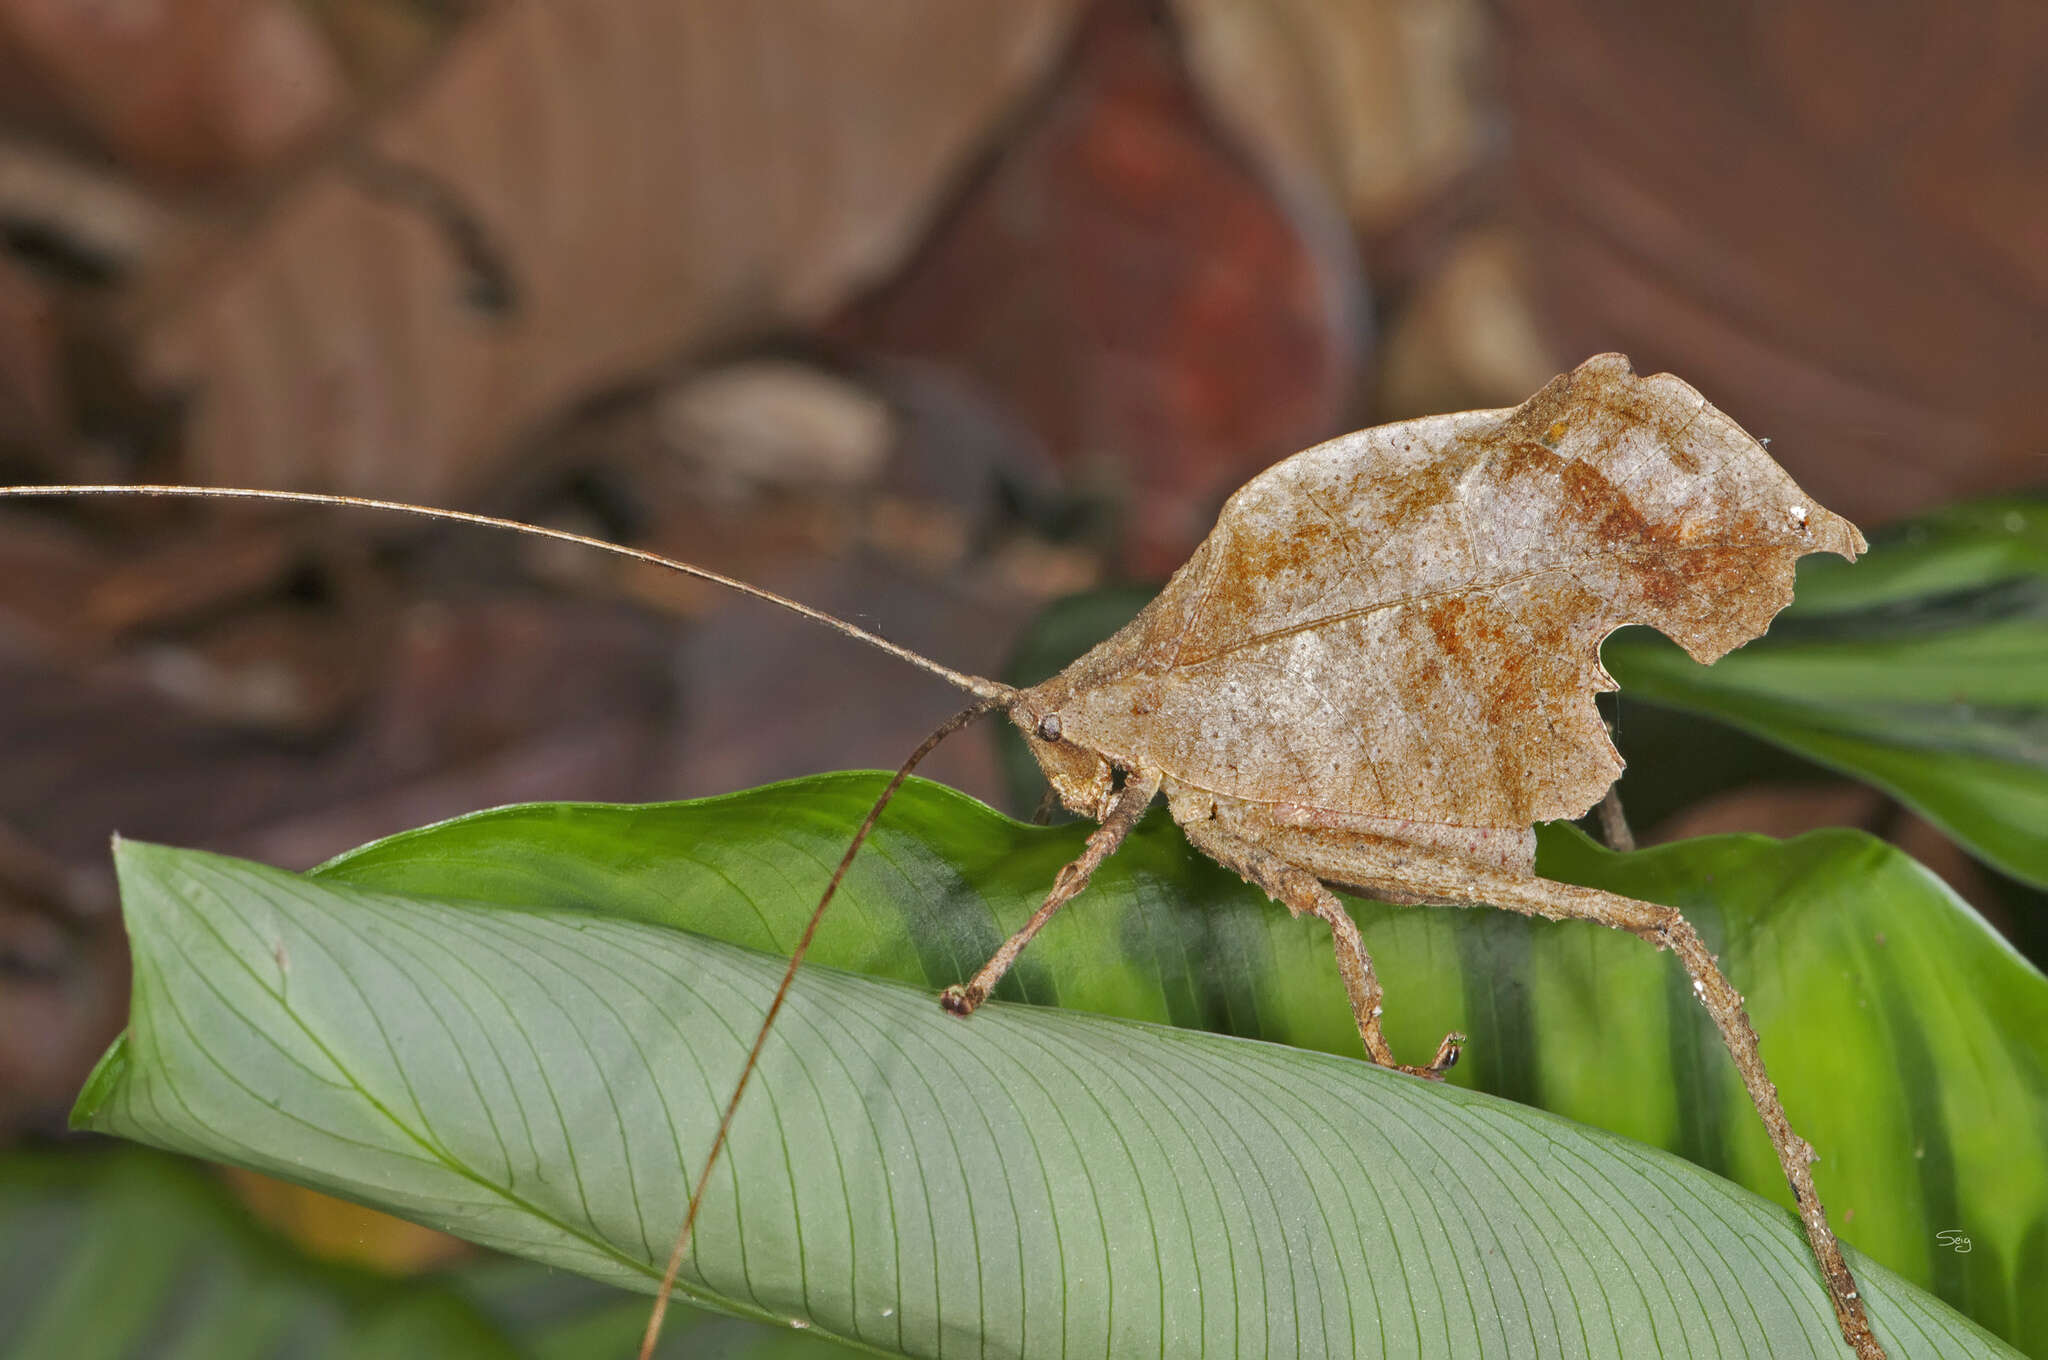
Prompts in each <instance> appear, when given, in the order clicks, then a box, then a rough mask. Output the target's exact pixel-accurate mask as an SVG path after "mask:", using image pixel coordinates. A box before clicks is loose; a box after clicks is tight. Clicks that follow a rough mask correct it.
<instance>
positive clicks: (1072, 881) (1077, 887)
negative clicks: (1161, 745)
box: [939, 774, 1159, 1015]
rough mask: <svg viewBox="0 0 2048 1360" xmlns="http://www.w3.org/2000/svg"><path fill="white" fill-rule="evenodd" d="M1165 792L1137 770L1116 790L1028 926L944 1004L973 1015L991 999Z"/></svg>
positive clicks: (945, 996) (949, 992)
mask: <svg viewBox="0 0 2048 1360" xmlns="http://www.w3.org/2000/svg"><path fill="white" fill-rule="evenodd" d="M1158 792H1159V777H1158V776H1157V775H1152V776H1149V777H1148V776H1143V775H1136V774H1134V775H1132V776H1130V777H1129V778H1128V779H1126V780H1125V781H1124V786H1123V787H1122V788H1121V789H1118V790H1117V792H1116V797H1115V801H1114V802H1113V803H1112V804H1111V805H1110V810H1109V815H1108V816H1107V817H1104V818H1103V819H1102V825H1101V826H1098V827H1096V828H1095V830H1094V831H1093V832H1092V833H1091V834H1090V835H1089V837H1088V844H1087V846H1086V847H1085V848H1084V849H1083V850H1082V851H1081V853H1080V855H1079V856H1078V857H1076V858H1075V859H1074V860H1073V861H1072V862H1071V863H1069V864H1068V865H1067V866H1066V867H1065V868H1063V869H1061V870H1060V872H1059V876H1058V877H1056V878H1055V879H1053V882H1052V891H1051V892H1049V893H1047V894H1046V895H1045V901H1044V903H1043V904H1042V905H1041V906H1040V907H1039V908H1038V910H1037V911H1035V912H1033V913H1032V914H1031V919H1030V920H1029V921H1027V922H1025V924H1024V928H1023V929H1022V930H1020V931H1018V932H1017V933H1016V934H1015V935H1012V936H1011V937H1010V938H1009V939H1007V940H1005V941H1003V947H1002V948H1000V949H998V950H996V952H995V953H994V954H993V955H991V956H990V958H989V961H988V962H987V963H985V964H983V965H982V966H981V971H980V972H978V973H976V974H975V975H974V977H973V978H972V979H970V980H969V981H968V982H967V983H966V984H965V985H964V986H963V985H960V984H957V983H956V984H955V985H953V986H951V987H948V988H947V989H946V990H945V991H943V992H941V993H939V1004H940V1005H941V1006H944V1007H945V1008H946V1009H947V1010H949V1011H951V1012H953V1014H955V1015H972V1014H973V1013H974V1011H975V1008H976V1007H978V1006H980V1005H981V1003H982V1002H984V1001H986V1000H988V994H989V993H990V992H991V991H993V990H995V985H996V984H997V983H998V982H1000V981H1002V979H1003V974H1005V973H1007V972H1009V971H1010V965H1011V964H1013V963H1015V962H1016V961H1017V956H1018V955H1019V954H1021V953H1023V952H1024V946H1025V945H1028V944H1030V943H1031V939H1032V937H1033V936H1034V935H1036V934H1038V932H1039V931H1040V930H1043V929H1044V928H1045V923H1046V922H1048V921H1050V920H1051V919H1052V918H1053V916H1054V915H1055V914H1056V913H1057V912H1058V911H1059V909H1060V908H1061V907H1064V906H1065V905H1066V904H1067V903H1069V902H1071V901H1073V900H1074V899H1075V898H1076V897H1078V896H1080V894H1081V890H1082V889H1083V888H1085V887H1087V886H1088V880H1089V878H1090V877H1091V876H1092V875H1093V874H1094V873H1095V871H1096V869H1097V868H1099V867H1100V866H1101V864H1102V861H1104V860H1106V859H1108V858H1109V857H1110V856H1111V855H1113V854H1115V853H1116V848H1117V847H1118V846H1119V845H1122V844H1123V843H1124V837H1126V836H1128V835H1130V834H1131V828H1132V827H1134V826H1136V825H1137V824H1138V819H1139V818H1140V817H1143V816H1144V815H1145V809H1146V808H1147V807H1149V806H1151V803H1152V797H1153V795H1154V794H1156V793H1158Z"/></svg>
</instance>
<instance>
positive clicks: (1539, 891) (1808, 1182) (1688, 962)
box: [1190, 826, 1884, 1360]
mask: <svg viewBox="0 0 2048 1360" xmlns="http://www.w3.org/2000/svg"><path fill="white" fill-rule="evenodd" d="M1269 834H1270V835H1271V837H1272V839H1273V842H1274V844H1275V846H1276V848H1277V850H1278V851H1279V853H1281V854H1284V855H1286V856H1287V857H1288V858H1289V859H1298V860H1299V861H1300V862H1301V863H1302V864H1304V865H1307V866H1309V867H1310V868H1312V869H1313V870H1314V871H1315V873H1317V874H1319V875H1322V876H1324V877H1327V878H1330V879H1332V880H1334V881H1336V882H1339V883H1347V884H1354V885H1356V886H1358V887H1360V888H1362V889H1364V890H1365V891H1367V892H1372V893H1375V894H1378V893H1392V892H1398V893H1400V894H1401V895H1402V897H1403V898H1405V899H1406V900H1407V901H1409V902H1420V903H1425V904H1439V905H1456V906H1465V905H1474V904H1482V903H1483V904H1486V905H1490V906H1496V907H1504V908H1506V909H1507V910H1509V911H1516V912H1520V913H1522V914H1524V915H1527V916H1542V917H1545V918H1548V919H1550V920H1553V921H1597V922H1598V923H1600V924H1601V925H1604V926H1611V927H1613V928H1614V929H1616V930H1625V931H1627V932H1629V933H1630V934H1631V935H1635V936H1637V937H1639V938H1641V939H1644V940H1647V941H1648V942H1649V943H1651V944H1653V945H1655V946H1657V947H1658V948H1659V949H1668V950H1670V951H1671V952H1672V953H1673V954H1675V955H1677V957H1678V959H1679V962H1681V963H1682V964H1684V966H1685V970H1686V972H1687V974H1689V975H1690V978H1691V981H1692V990H1693V995H1694V996H1696V997H1697V998H1698V999H1699V1002H1700V1005H1701V1006H1702V1007H1704V1008H1705V1009H1706V1012H1707V1014H1708V1016H1709V1017H1710V1018H1711V1019H1712V1020H1713V1022H1714V1027H1715V1028H1716V1029H1717V1030H1719V1031H1720V1036H1721V1042H1722V1044H1723V1046H1724V1047H1726V1048H1727V1050H1728V1055H1729V1057H1731V1058H1732V1059H1733V1060H1734V1062H1735V1067H1736V1070H1737V1071H1738V1072H1739V1073H1740V1074H1741V1076H1742V1084H1743V1086H1744V1088H1745V1089H1746V1090H1747V1091H1748V1093H1749V1098H1750V1103H1751V1104H1753V1105H1754V1106H1755V1107H1756V1112H1757V1116H1758V1118H1759V1119H1760V1120H1761V1121H1762V1122H1763V1125H1764V1130H1765V1132H1766V1133H1768V1134H1769V1135H1770V1139H1771V1146H1772V1147H1773V1148H1774V1149H1775V1150H1776V1152H1777V1154H1778V1165H1779V1167H1780V1169H1781V1170H1783V1171H1784V1173H1785V1180H1786V1183H1787V1184H1788V1185H1789V1186H1790V1188H1791V1190H1792V1198H1793V1200H1794V1201H1795V1202H1796V1204H1797V1206H1798V1211H1799V1220H1800V1223H1801V1225H1802V1226H1803V1227H1804V1228H1805V1229H1806V1240H1807V1245H1808V1246H1809V1247H1810V1248H1811V1249H1812V1252H1813V1258H1814V1262H1815V1264H1816V1265H1818V1266H1819V1267H1820V1273H1821V1278H1822V1279H1823V1280H1824V1281H1825V1282H1826V1284H1827V1287H1828V1293H1829V1295H1830V1296H1831V1298H1832V1299H1833V1302H1834V1305H1835V1319H1836V1321H1837V1322H1838V1323H1839V1324H1840V1326H1841V1329H1842V1336H1843V1339H1844V1340H1846V1341H1847V1342H1848V1343H1849V1344H1850V1346H1851V1348H1852V1349H1854V1350H1855V1352H1856V1354H1857V1356H1858V1357H1859V1358H1860V1360H1880V1357H1882V1356H1883V1355H1884V1351H1883V1348H1882V1347H1881V1346H1880V1345H1879V1343H1878V1341H1877V1337H1876V1335H1875V1333H1873V1332H1872V1331H1871V1327H1870V1319H1869V1318H1868V1316H1867V1315H1866V1314H1865V1312H1864V1308H1863V1300H1862V1297H1861V1295H1860V1293H1859V1291H1858V1290H1857V1288H1856V1281H1855V1278H1854V1277H1853V1276H1852V1275H1851V1274H1850V1272H1849V1266H1848V1263H1847V1261H1845V1260H1844V1259H1843V1256H1842V1248H1841V1244H1840V1243H1839V1242H1838V1241H1837V1240H1836V1238H1835V1234H1834V1229H1833V1228H1831V1227H1830V1226H1829V1224H1828V1216H1827V1210H1826V1209H1825V1208H1824V1207H1823V1206H1822V1204H1821V1201H1820V1192H1819V1190H1817V1189H1816V1188H1815V1187H1814V1183H1813V1170H1812V1164H1813V1161H1814V1151H1813V1148H1812V1146H1811V1145H1810V1144H1809V1143H1807V1141H1806V1140H1805V1139H1804V1138H1801V1137H1800V1136H1799V1135H1798V1134H1797V1133H1795V1132H1794V1131H1793V1129H1792V1124H1791V1121H1790V1119H1788V1118H1787V1116H1786V1114H1785V1106H1784V1102H1783V1101H1782V1100H1780V1099H1779V1096H1778V1088H1777V1086H1776V1085H1775V1084H1773V1083H1772V1081H1771V1078H1770V1075H1769V1074H1768V1073H1767V1072H1766V1071H1765V1069H1764V1060H1763V1054H1762V1053H1761V1052H1760V1051H1759V1048H1758V1045H1757V1036H1756V1030H1755V1028H1754V1027H1753V1026H1752V1025H1751V1024H1750V1021H1749V1015H1748V1012H1747V1011H1745V1010H1744V1009H1743V1005H1742V996H1741V994H1740V993H1738V992H1737V991H1736V990H1735V988H1734V987H1733V986H1732V985H1730V983H1729V981H1728V979H1727V977H1726V976H1725V975H1724V974H1723V973H1722V972H1721V969H1720V966H1719V964H1718V963H1716V961H1715V959H1714V956H1713V954H1712V953H1711V952H1709V950H1708V949H1707V946H1706V943H1705V942H1704V941H1703V940H1701V939H1700V936H1699V933H1698V932H1697V931H1695V930H1694V929H1693V927H1692V923H1691V922H1689V921H1687V920H1686V919H1685V917H1684V915H1683V914H1681V913H1680V912H1679V910H1678V909H1677V908H1676V907H1667V906H1663V905H1661V904H1659V903H1655V902H1644V901H1641V900H1639V899H1637V898H1633V897H1623V896H1622V895H1620V894H1619V893H1611V892H1606V891H1603V890H1602V889H1599V888H1587V887H1581V886H1579V885H1577V884H1572V883H1558V882H1554V881H1553V880H1551V879H1547V878H1539V877H1537V876H1536V875H1535V874H1533V873H1517V872H1513V871H1510V870H1503V869H1500V868H1497V867H1494V866H1491V865H1487V864H1482V863H1479V862H1476V861H1472V860H1466V859H1462V858H1460V857H1459V856H1457V855H1454V854H1451V853H1448V852H1446V851H1443V850H1441V849H1438V848H1436V847H1432V846H1407V845H1398V844H1393V843H1388V842H1385V841H1378V840H1373V839H1370V838H1361V837H1356V836H1349V835H1346V834H1344V833H1342V832H1335V831H1327V830H1315V829H1309V828H1300V827H1291V826H1290V827H1282V826H1274V827H1272V828H1270V830H1269ZM1190 839H1193V833H1192V831H1191V832H1190Z"/></svg>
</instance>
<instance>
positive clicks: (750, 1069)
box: [640, 690, 1012, 1360]
mask: <svg viewBox="0 0 2048 1360" xmlns="http://www.w3.org/2000/svg"><path fill="white" fill-rule="evenodd" d="M1011 693H1012V692H1011V691H1007V690H1006V691H1005V692H1003V693H1001V694H991V695H987V696H985V697H983V698H981V699H978V700H976V701H975V702H974V703H973V704H970V705H969V706H968V707H966V708H963V709H961V710H960V711H959V712H958V713H955V714H954V715H953V716H952V717H950V718H948V719H946V720H945V721H944V722H942V723H940V724H939V726H938V728H937V729H936V730H935V731H934V732H933V733H932V734H931V735H930V736H928V737H926V738H925V739H924V741H923V742H921V743H920V744H919V745H918V748H917V749H916V750H915V751H912V752H911V753H910V758H909V759H908V760H906V761H904V762H903V764H902V766H901V767H900V768H899V769H898V770H897V771H896V773H895V775H894V776H893V777H892V778H891V779H890V780H889V782H888V784H887V785H885V786H884V787H883V789H882V792H881V795H880V796H879V797H877V798H876V799H875V803H874V806H873V807H871V808H869V809H868V815H867V817H866V819H865V820H863V821H862V822H861V824H860V829H859V830H858V831H856V832H854V833H853V840H852V841H851V842H849V843H848V845H847V847H846V853H845V854H843V855H841V856H840V857H839V867H838V868H836V869H834V870H833V871H832V880H831V882H829V883H827V884H826V885H825V891H824V893H823V894H822V895H820V896H819V898H818V905H817V906H816V907H815V908H814V909H813V910H812V911H811V919H810V920H809V921H807V922H805V923H804V931H803V934H801V935H799V936H798V937H797V941H796V948H795V949H793V950H791V951H790V954H789V966H788V967H786V968H784V969H783V970H782V983H781V985H780V986H778V987H776V989H775V999H774V1000H773V1001H771V1002H769V1003H768V1013H767V1014H766V1015H764V1016H762V1017H761V1028H760V1029H759V1030H757V1031H756V1032H755V1034H754V1046H753V1047H752V1048H750V1049H748V1050H747V1063H746V1066H745V1067H742V1068H741V1069H740V1079H739V1081H738V1082H737V1083H735V1084H734V1086H733V1088H732V1096H731V1098H730V1099H728V1100H727V1101H726V1102H725V1113H724V1114H722V1115H720V1116H719V1120H718V1132H717V1133H716V1134H714V1135H713V1136H712V1139H711V1151H710V1152H708V1153H707V1154H705V1157H704V1166H703V1169H702V1170H700V1171H699V1172H698V1173H697V1183H696V1185H695V1186H693V1187H691V1190H690V1204H689V1207H688V1208H687V1209H685V1210H684V1211H683V1226H682V1227H681V1228H680V1229H679V1230H677V1232H676V1244H675V1246H674V1248H673V1249H671V1250H670V1252H669V1254H668V1266H667V1268H666V1269H665V1270H663V1271H662V1273H661V1287H660V1288H659V1289H658V1290H656V1291H655V1295H654V1309H653V1311H652V1312H651V1313H649V1314H648V1316H647V1334H646V1335H645V1336H643V1337H642V1338H641V1340H640V1360H651V1358H652V1356H653V1355H654V1347H655V1343H656V1342H658V1341H659V1340H660V1339H661V1322H662V1318H663V1316H664V1315H665V1314H666V1313H667V1312H668V1298H669V1294H670V1292H671V1291H672V1290H674V1288H675V1284H676V1274H677V1272H679V1271H680V1270H681V1269H682V1266H683V1254H684V1253H685V1252H687V1251H688V1250H689V1247H690V1233H691V1231H692V1230H693V1229H694V1228H695V1227H696V1226H697V1210H698V1208H699V1207H700V1206H701V1205H702V1204H703V1203H704V1192H705V1190H706V1189H707V1188H708V1187H709V1186H710V1184H711V1172H712V1169H713V1168H714V1167H716V1166H717V1165H718V1154H719V1153H720V1152H722V1151H724V1149H725V1140H726V1135H727V1134H728V1133H729V1132H731V1130H732V1120H733V1115H734V1114H735V1113H737V1112H738V1110H739V1107H740V1097H741V1096H743V1095H745V1094H746V1090H747V1081H748V1079H749V1078H751V1077H752V1076H753V1075H754V1068H755V1067H756V1066H757V1065H758V1064H759V1063H760V1060H761V1049H762V1047H763V1046H764V1045H766V1044H767V1042H768V1031H769V1030H770V1029H773V1028H774V1026H775V1017H776V1014H777V1013H778V1012H780V1011H781V1009H782V1003H783V1001H784V1000H786V999H787V998H788V996H789V985H790V983H791V982H793V981H795V980H796V970H797V969H798V968H799V967H800V966H801V965H802V964H803V961H804V955H805V954H806V953H808V952H810V948H811V939H812V937H813V936H815V935H816V934H817V933H818V923H819V922H820V921H823V920H824V919H825V908H827V907H829V906H831V905H832V898H833V895H834V894H836V893H837V892H838V891H839V884H840V883H841V881H843V880H844V879H845V877H846V871H847V869H848V868H849V867H851V866H852V864H853V857H854V856H855V855H857V854H859V853H860V848H861V846H862V844H864V843H865V842H866V841H867V838H868V833H869V832H870V831H873V830H874V829H875V823H876V822H877V821H879V820H880V819H881V816H882V809H883V808H885V807H887V806H889V800H890V799H892V798H894V797H895V796H896V790H898V789H900V788H902V787H903V781H904V780H906V779H908V778H909V777H910V772H911V771H912V770H914V769H916V768H917V766H918V763H919V762H920V761H922V760H923V759H924V758H925V757H926V756H928V755H930V754H931V753H932V751H933V750H934V749H936V748H937V746H938V744H939V743H940V742H942V741H944V740H945V739H946V738H947V737H950V736H952V735H953V734H954V733H955V732H958V731H959V730H960V729H961V728H963V727H965V726H967V725H968V724H969V723H971V722H973V721H974V720H975V719H977V718H980V717H983V716H984V715H986V714H988V713H991V712H994V711H995V710H996V709H999V708H1003V707H1005V706H1007V705H1008V703H1009V701H1010V698H1011Z"/></svg>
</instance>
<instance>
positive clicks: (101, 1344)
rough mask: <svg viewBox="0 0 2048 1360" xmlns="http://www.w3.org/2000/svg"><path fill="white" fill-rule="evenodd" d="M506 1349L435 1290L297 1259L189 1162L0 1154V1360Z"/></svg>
mask: <svg viewBox="0 0 2048 1360" xmlns="http://www.w3.org/2000/svg"><path fill="white" fill-rule="evenodd" d="M115 1080H116V1082H117V1084H118V1081H119V1080H120V1079H119V1078H116V1079H115ZM520 1354H522V1352H521V1351H520V1350H519V1349H518V1348H516V1347H514V1346H513V1345H512V1344H510V1343H509V1342H508V1341H506V1340H505V1339H504V1337H502V1336H501V1335H500V1334H499V1333H498V1332H497V1331H496V1330H495V1329H494V1328H492V1327H491V1326H490V1325H489V1324H488V1323H487V1322H485V1321H484V1319H483V1317H482V1315H481V1314H480V1313H478V1312H477V1311H476V1310H475V1309H474V1308H473V1307H471V1306H470V1305H469V1304H468V1303H466V1302H465V1301H464V1300H463V1299H462V1298H461V1297H460V1295H458V1294H457V1293H456V1292H455V1291H453V1290H451V1289H448V1288H446V1287H444V1286H442V1285H440V1284H438V1283H435V1282H432V1281H403V1280H391V1279H386V1278H383V1277H380V1276H376V1275H372V1274H370V1273H369V1272H366V1271H361V1270H353V1269H347V1268H343V1267H340V1266H332V1265H322V1264H319V1263H316V1262H313V1261H311V1260H308V1259H306V1258H304V1257H302V1256H300V1255H299V1254H298V1253H297V1251H296V1250H295V1249H294V1248H292V1247H291V1246H290V1245H289V1244H288V1243H286V1242H284V1241H283V1240H281V1239H279V1238H277V1237H275V1236H274V1235H273V1234H271V1233H269V1232H267V1231H265V1230H264V1229H262V1228H260V1227H258V1226H256V1225H255V1224H254V1223H253V1222H251V1221H250V1219H249V1217H248V1215H247V1214H246V1213H245V1212H244V1211H243V1210H242V1208H241V1206H240V1205H238V1204H237V1203H236V1202H235V1201H234V1199H233V1197H232V1196H230V1195H229V1194H228V1193H227V1191H226V1189H225V1188H224V1187H222V1186H221V1185H219V1184H218V1183H216V1182H214V1181H212V1180H210V1179H209V1178H207V1177H206V1176H205V1175H204V1174H203V1173H201V1172H200V1171H199V1169H198V1168H196V1167H192V1166H189V1165H185V1164H182V1163H180V1162H177V1161H175V1160H173V1159H171V1158H168V1157H162V1156H158V1155H155V1154H151V1153H144V1152H141V1151H139V1150H132V1149H131V1150H124V1151H121V1152H118V1153H113V1154H111V1155H109V1154H106V1153H101V1154H99V1155H92V1156H82V1155H69V1156H67V1155H62V1154H58V1153H55V1152H38V1153H22V1152H16V1153H12V1154H9V1155H8V1156H5V1157H0V1357H8V1358H9V1360H12V1358H13V1357H23V1358H24V1360H34V1358H36V1357H54V1356H62V1357H64V1358H65V1360H96V1358H97V1357H109V1358H110V1360H111V1358H112V1357H122V1356H140V1355H149V1356H163V1357H192V1360H200V1358H201V1357H205V1360H215V1358H216V1357H218V1358H219V1360H231V1358H240V1357H246V1358H247V1360H255V1357H262V1356H278V1357H283V1356H292V1357H304V1358H305V1360H312V1358H313V1357H343V1356H362V1357H372V1356H387V1355H419V1356H445V1357H450V1358H451V1360H463V1358H464V1357H474V1358H475V1360H512V1357H515V1356H518V1355H520Z"/></svg>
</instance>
